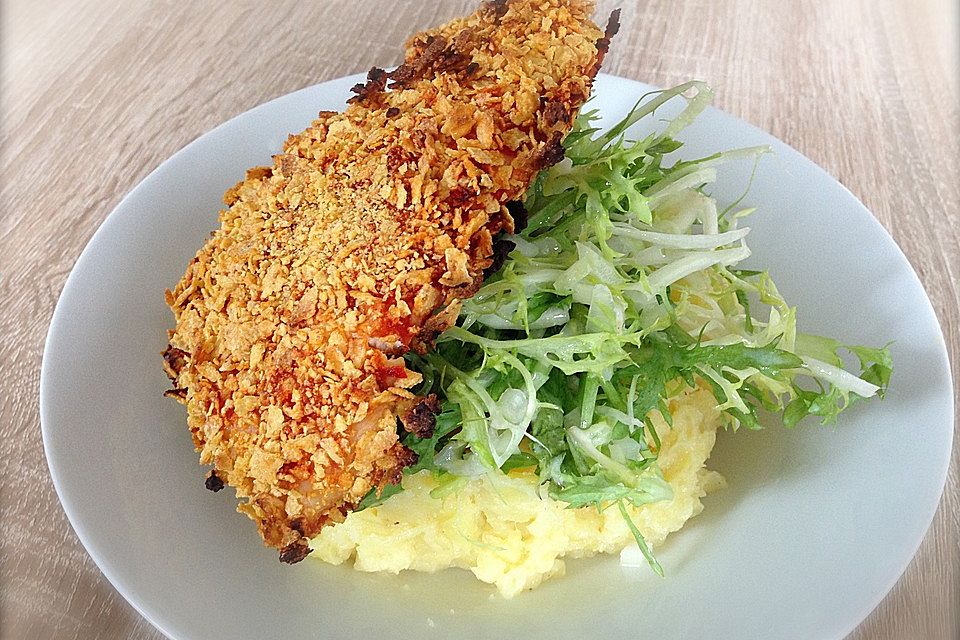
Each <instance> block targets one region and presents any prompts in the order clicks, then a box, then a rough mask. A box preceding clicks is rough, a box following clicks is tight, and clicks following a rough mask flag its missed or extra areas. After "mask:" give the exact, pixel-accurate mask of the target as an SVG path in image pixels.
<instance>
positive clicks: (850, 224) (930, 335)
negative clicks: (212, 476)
mask: <svg viewBox="0 0 960 640" xmlns="http://www.w3.org/2000/svg"><path fill="white" fill-rule="evenodd" d="M359 79H360V76H353V77H348V78H341V79H339V80H334V81H331V82H326V83H323V84H320V85H317V86H314V87H310V88H307V89H304V90H302V91H298V92H296V93H292V94H290V95H287V96H284V97H282V98H279V99H277V100H274V101H272V102H269V103H267V104H264V105H262V106H259V107H257V108H255V109H253V110H251V111H248V112H247V113H244V114H242V115H240V116H238V117H236V118H234V119H233V120H230V121H229V122H227V123H225V124H223V125H221V126H220V127H218V128H217V129H215V130H213V131H211V132H210V133H208V134H206V135H204V136H202V137H200V138H199V139H197V140H196V141H194V142H193V143H191V144H190V145H188V146H187V147H186V148H184V149H183V150H182V151H180V152H179V153H177V154H176V155H175V156H173V157H172V158H170V159H169V160H168V161H167V162H165V163H163V164H162V165H161V166H160V167H159V168H158V169H157V170H156V171H154V172H153V173H152V174H151V175H150V176H149V177H147V178H146V179H145V180H144V181H143V182H142V183H141V184H140V185H138V186H137V187H136V188H135V189H134V190H133V191H132V192H131V193H130V194H129V195H128V196H127V197H126V198H125V199H124V200H123V201H122V202H121V203H120V205H119V206H118V207H117V208H116V210H115V211H114V212H113V213H112V214H111V215H110V216H109V217H108V218H107V220H106V221H105V222H104V223H103V225H102V226H101V227H100V229H99V231H97V233H96V235H95V236H94V237H93V239H92V240H91V241H90V243H89V245H88V246H87V248H86V249H85V250H84V252H83V254H82V255H81V257H80V259H79V260H78V261H77V264H76V266H75V268H74V269H73V272H72V273H71V274H70V277H69V279H68V280H67V284H66V286H65V287H64V290H63V293H62V295H61V297H60V301H59V303H58V304H57V308H56V312H55V314H54V317H53V321H52V324H51V327H50V333H49V336H48V338H47V344H46V350H45V353H44V359H43V371H42V377H41V391H40V404H41V418H42V425H43V427H42V428H43V437H44V444H45V447H46V453H47V459H48V462H49V465H50V471H51V475H52V476H53V481H54V484H55V485H56V488H57V492H58V493H59V496H60V500H61V502H62V503H63V507H64V509H65V511H66V513H67V515H68V517H69V518H70V522H71V523H72V524H73V527H74V529H75V530H76V532H77V534H78V535H79V537H80V539H81V540H82V542H83V544H84V545H85V546H86V548H87V550H88V551H89V552H90V555H91V556H92V557H93V559H94V560H95V561H96V562H97V564H98V565H99V566H100V568H101V569H102V571H103V573H104V575H106V577H107V578H108V579H109V580H110V581H111V582H112V583H113V584H114V585H115V586H116V588H117V589H118V590H119V591H120V593H122V594H123V596H124V597H125V598H126V599H127V600H129V601H130V602H131V603H132V604H133V606H134V607H136V608H137V609H138V610H139V611H140V612H141V613H142V614H143V615H144V616H145V617H147V618H148V619H149V620H150V621H151V622H152V623H153V624H155V625H156V626H157V627H158V628H160V629H161V630H162V631H163V632H164V633H166V634H167V635H169V636H170V637H172V638H177V639H188V638H189V639H214V638H272V637H283V638H286V639H287V640H291V639H294V638H316V637H323V638H374V637H390V638H393V637H416V638H422V639H426V638H451V637H464V638H497V639H503V638H516V637H527V638H534V637H544V638H551V639H553V640H559V639H560V638H590V637H610V638H628V637H637V636H640V635H647V634H648V633H649V634H650V635H652V636H653V637H656V638H658V640H668V639H671V638H681V637H684V638H708V637H709V638H714V639H718V638H765V639H767V640H773V639H777V638H838V637H842V636H843V635H845V634H846V633H848V632H849V631H851V630H852V629H853V628H854V627H855V626H856V625H857V623H859V622H860V621H861V620H862V619H863V618H864V617H866V615H867V614H868V613H869V612H870V610H871V609H873V607H875V606H876V605H877V603H879V602H880V600H881V599H882V597H883V596H884V594H886V593H887V591H888V590H889V589H890V588H891V587H892V586H893V584H894V583H895V582H896V580H897V578H898V577H899V576H900V574H901V573H902V572H903V570H904V568H905V567H906V566H907V564H908V563H909V561H910V559H911V557H912V556H913V554H914V553H915V551H916V549H917V547H918V545H919V543H920V541H921V539H922V538H923V535H924V532H925V531H926V530H927V527H928V526H929V524H930V521H931V518H932V517H933V514H934V511H935V509H936V507H937V503H938V499H939V497H940V493H941V490H942V488H943V483H944V479H945V475H946V470H947V463H948V459H949V454H950V446H951V438H952V427H953V405H952V398H951V395H952V394H951V389H952V385H951V381H950V374H949V370H948V366H947V356H946V350H945V347H944V341H943V336H942V334H941V332H940V328H939V326H938V324H937V320H936V317H935V316H934V312H933V310H932V308H931V306H930V302H929V300H928V299H927V297H926V295H925V293H924V291H923V288H922V286H921V284H920V282H919V280H918V279H917V276H916V275H915V273H914V272H913V270H912V269H911V267H910V265H909V264H908V262H907V260H906V259H905V258H904V256H903V254H902V253H901V252H900V250H899V249H898V248H897V246H896V244H894V242H893V240H892V239H891V238H890V236H889V235H887V233H886V232H885V231H884V230H883V228H882V227H881V226H880V225H879V224H878V223H877V221H876V220H875V219H874V218H873V216H872V215H871V214H870V212H869V211H867V210H866V209H865V208H864V207H863V205H862V204H860V202H859V201H858V200H857V199H856V198H855V197H854V196H853V195H852V194H850V192H848V191H847V190H846V189H845V188H844V187H843V186H841V185H840V184H838V183H837V182H836V181H835V180H834V179H833V178H831V177H830V176H829V175H828V174H827V173H825V172H824V171H823V170H821V169H820V168H818V167H817V166H815V165H814V164H813V163H812V162H811V161H810V160H808V159H807V158H805V157H804V156H802V155H800V154H799V153H798V152H796V151H794V150H793V149H791V148H789V147H788V146H786V145H784V144H783V143H781V142H779V141H777V140H776V139H774V138H772V137H771V136H769V135H767V134H766V133H763V132H762V131H759V130H758V129H756V128H754V127H752V126H750V125H748V124H746V123H744V122H741V121H739V120H737V119H735V118H733V117H731V116H729V115H726V114H724V113H722V112H720V111H718V110H715V109H710V110H708V111H707V112H706V113H704V114H703V115H702V116H701V117H700V118H699V119H698V121H697V122H696V124H694V125H693V126H692V127H690V128H689V129H687V130H685V131H684V132H683V133H682V134H681V135H680V138H681V139H682V140H683V141H684V142H685V143H686V146H685V148H684V149H683V151H682V153H683V154H684V156H685V157H698V156H700V155H707V154H709V153H711V152H714V151H717V150H722V149H730V148H735V147H740V146H750V145H758V144H769V145H771V146H772V147H773V148H774V151H775V154H774V155H773V156H772V157H771V156H768V157H767V158H765V159H764V160H763V161H762V162H761V164H760V166H759V169H758V171H757V174H756V177H755V179H754V181H753V185H752V187H751V189H750V192H749V194H748V196H747V199H746V201H745V202H744V204H745V205H746V204H749V205H752V206H756V207H757V208H758V209H759V211H758V213H756V214H755V216H754V217H753V218H752V219H751V221H750V223H749V224H750V226H751V227H752V228H753V232H752V234H751V242H750V246H751V248H752V249H753V251H754V256H753V258H751V260H750V261H749V263H748V265H753V266H758V265H762V266H763V267H766V268H769V270H770V272H771V274H772V275H773V276H774V278H775V279H776V281H777V283H778V285H779V287H780V290H781V292H782V293H783V294H784V295H785V297H786V298H787V300H788V301H790V303H791V304H794V305H797V306H798V307H799V309H800V316H799V326H800V328H801V329H802V330H804V331H806V332H810V333H818V334H822V335H829V336H834V337H837V338H839V339H841V340H842V341H844V342H847V343H853V344H868V345H880V344H885V343H886V342H887V341H889V340H895V343H894V344H893V346H892V351H893V356H894V362H895V365H896V368H895V371H894V378H893V382H892V386H891V388H890V392H889V393H888V395H887V398H886V400H884V401H883V402H870V403H863V404H862V405H860V406H858V407H856V408H854V409H852V410H851V411H849V412H848V413H845V414H843V415H842V416H841V419H840V420H839V422H838V423H837V424H836V425H834V426H829V427H825V428H820V427H818V426H817V425H816V424H815V423H809V424H808V423H804V424H803V425H801V426H800V427H798V428H796V429H794V430H786V429H783V428H768V429H766V430H763V431H758V432H747V431H745V430H741V431H740V432H738V433H736V434H730V433H722V434H721V436H720V437H719V440H718V444H717V447H716V450H715V453H714V455H713V457H712V458H711V466H712V467H713V468H714V469H717V470H718V471H720V472H721V473H723V474H724V475H725V476H726V477H727V479H728V481H729V488H728V489H726V490H724V491H722V492H720V493H717V494H715V495H712V496H710V497H708V498H706V499H705V504H706V508H705V510H704V512H703V514H701V515H700V516H698V517H696V518H694V519H693V520H691V521H690V522H689V523H688V524H687V526H686V527H685V528H684V529H683V530H682V531H681V532H679V533H678V534H675V535H674V536H673V537H672V538H671V539H669V540H668V541H667V543H665V544H664V545H663V546H662V547H661V548H660V549H658V557H659V559H660V561H661V563H662V564H663V566H664V568H665V569H666V572H667V575H666V577H665V578H662V579H661V578H657V577H656V576H655V575H654V574H653V573H652V572H651V571H649V570H646V569H645V568H644V569H639V570H638V569H627V568H622V567H621V566H620V565H619V561H618V558H617V557H616V556H611V557H598V558H592V559H584V560H575V561H568V562H567V575H566V576H565V577H563V578H560V579H555V580H552V581H550V582H548V583H547V584H545V585H544V586H542V587H541V588H539V589H537V590H536V591H533V592H530V593H526V594H521V595H520V596H518V597H516V598H514V599H513V600H509V601H508V600H503V599H501V598H500V597H498V596H492V593H493V591H492V587H490V586H488V585H485V584H482V583H480V582H477V581H476V580H474V579H473V577H472V576H471V575H470V574H469V573H467V572H464V571H459V570H451V571H445V572H441V573H439V574H433V575H424V574H415V573H409V572H408V573H404V574H401V575H399V576H391V575H378V574H363V573H359V572H355V571H353V570H352V569H350V568H347V567H334V566H328V565H325V564H323V563H321V562H318V561H311V560H309V559H308V560H306V561H304V562H303V563H301V564H298V565H296V566H293V567H291V566H287V565H284V564H281V563H279V562H278V561H277V558H276V552H275V551H273V550H270V549H266V548H264V547H263V546H261V542H260V539H259V536H258V535H257V534H256V530H255V528H254V525H253V523H252V522H250V521H249V520H248V519H247V518H246V517H245V516H242V515H240V514H238V513H236V512H235V511H234V508H235V501H234V499H233V496H232V493H233V492H232V491H223V492H220V493H218V494H213V493H211V492H209V491H207V490H206V489H204V485H203V478H204V474H205V470H204V469H202V468H201V467H200V466H198V464H197V454H196V453H195V452H194V450H193V446H192V443H191V440H190V434H189V432H188V430H187V428H186V424H185V412H184V410H183V408H182V407H181V406H180V405H179V404H177V403H176V402H174V401H172V400H169V399H166V398H164V397H163V395H162V394H163V391H164V390H165V389H167V388H168V386H169V384H168V381H167V378H166V376H165V375H164V373H163V371H162V370H161V366H160V365H161V360H160V352H161V350H162V349H163V348H164V347H165V346H166V342H167V338H166V331H167V329H168V328H170V327H171V326H172V323H173V318H172V314H171V313H170V311H169V309H167V307H166V305H165V304H164V300H163V292H164V289H166V288H168V287H172V286H173V285H174V284H175V283H176V282H177V280H179V278H180V276H181V275H182V273H183V271H184V268H185V266H186V264H187V262H188V261H189V260H190V259H191V258H192V257H193V255H194V254H195V253H196V251H197V249H198V248H199V247H200V246H201V245H202V244H203V242H204V240H205V239H206V238H207V237H208V234H209V233H210V231H211V230H212V229H214V228H215V227H216V226H217V224H218V223H217V211H218V210H219V209H220V207H221V197H222V195H223V192H224V190H225V189H227V188H229V187H230V186H232V185H233V184H234V183H235V182H236V181H237V180H239V179H240V178H242V177H243V174H244V171H245V169H247V168H248V167H252V166H256V165H263V164H270V162H271V160H270V157H271V155H272V154H274V153H276V152H277V151H278V150H279V149H280V147H281V144H282V142H283V140H284V139H285V138H286V136H287V134H288V133H290V132H294V131H300V130H302V129H303V128H304V127H305V126H306V125H307V124H308V123H309V122H310V120H311V119H312V118H313V117H314V116H315V115H316V113H317V112H318V111H319V110H321V109H332V110H338V109H341V108H342V107H343V104H344V100H345V99H346V97H347V96H348V95H349V87H351V86H352V85H353V84H354V83H356V82H357V81H358V80H359ZM649 90H651V87H649V86H647V85H644V84H640V83H638V82H634V81H631V80H625V79H622V78H616V77H611V76H601V77H600V78H599V79H598V81H597V83H596V87H595V94H596V97H595V98H594V101H593V103H592V105H593V106H596V107H597V108H599V109H600V111H601V113H602V114H603V116H604V119H605V121H606V122H607V123H610V122H612V121H613V120H612V119H613V118H619V117H620V116H622V115H623V114H624V113H625V112H626V111H627V109H629V107H630V106H631V105H632V104H633V103H634V101H635V100H636V99H637V98H638V97H639V96H640V95H641V94H643V93H645V92H647V91H649ZM721 90H722V88H721ZM664 113H667V111H664ZM652 124H655V123H652ZM651 126H652V125H651ZM878 161H879V160H878ZM752 169H753V163H752V162H742V163H734V164H731V165H724V166H723V167H721V169H720V178H719V181H718V182H717V184H716V185H715V188H714V194H715V195H716V196H717V197H718V199H719V200H720V201H721V203H723V202H730V201H732V200H733V199H735V198H736V197H738V196H739V195H740V194H741V193H742V192H743V189H744V187H745V185H746V184H747V181H748V179H749V176H750V173H751V170H752Z"/></svg>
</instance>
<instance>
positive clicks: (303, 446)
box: [164, 0, 615, 562]
mask: <svg viewBox="0 0 960 640" xmlns="http://www.w3.org/2000/svg"><path fill="white" fill-rule="evenodd" d="M591 9H592V2H589V1H588V0H512V1H510V0H499V1H492V2H487V3H485V4H484V5H483V6H482V7H481V8H480V9H479V10H478V11H477V12H476V13H474V14H473V15H470V16H468V17H466V18H461V19H457V20H454V21H452V22H450V23H448V24H446V25H443V26H441V27H439V28H437V29H433V30H430V31H426V32H424V33H420V34H417V35H415V36H414V37H413V38H412V39H411V40H410V41H409V42H408V45H407V51H406V59H405V62H404V64H402V65H401V66H400V67H398V68H397V69H396V70H395V71H393V72H392V73H390V74H388V73H386V72H384V71H381V70H378V69H374V70H372V71H371V72H370V75H369V78H368V81H367V83H365V84H363V85H358V86H357V87H355V88H354V92H355V93H356V96H355V97H354V98H352V99H351V101H350V102H351V104H350V105H349V106H348V107H347V109H346V110H345V111H344V112H343V113H333V112H323V113H321V114H320V115H319V117H318V118H317V120H316V121H314V122H313V124H312V125H311V126H310V127H309V128H308V129H307V130H306V131H304V132H303V133H300V134H297V135H292V136H290V138H289V139H288V140H287V142H286V144H285V145H284V149H283V153H282V154H280V155H277V156H275V157H274V165H273V166H272V167H260V168H256V169H252V170H250V171H248V172H247V176H246V179H244V180H243V181H241V182H240V183H238V184H237V185H236V186H235V187H233V188H232V189H230V190H229V191H228V192H227V193H226V195H225V198H224V200H225V202H226V204H227V207H228V208H226V209H224V210H223V211H221V213H220V220H221V228H220V229H219V230H217V231H216V232H215V233H214V234H213V236H212V238H211V239H210V240H209V241H208V242H207V244H206V245H205V246H204V247H203V249H201V250H200V252H199V253H198V254H197V256H196V258H194V260H193V261H192V262H191V263H190V265H189V266H188V267H187V271H186V274H185V275H184V276H183V279H182V280H181V281H180V282H179V284H177V286H176V288H175V289H174V290H173V291H168V292H167V302H168V304H169V305H170V307H171V309H172V310H173V312H174V314H175V316H176V321H177V326H176V330H175V331H172V332H171V333H170V347H169V349H168V350H167V352H166V353H165V354H164V355H165V368H166V370H167V372H168V373H169V374H170V376H171V378H172V379H173V381H174V386H175V389H174V390H173V391H171V392H170V395H171V396H173V397H176V398H178V399H180V400H181V401H184V402H185V403H186V405H187V412H188V419H187V420H188V424H189V427H190V429H191V431H192V433H193V439H194V443H195V445H196V446H197V448H198V450H199V451H200V462H201V463H203V464H213V465H214V467H215V471H214V472H213V473H212V474H211V476H210V479H208V486H209V485H210V481H211V480H212V479H216V482H214V483H213V484H214V485H217V486H218V487H219V486H222V482H221V480H222V481H225V482H226V483H227V484H229V485H231V486H233V487H235V488H236V491H237V495H238V497H240V498H241V499H245V502H242V503H241V505H240V506H239V510H240V511H242V512H244V513H246V514H247V515H249V516H250V517H251V518H253V519H254V520H255V521H256V522H257V524H258V526H259V529H260V533H261V535H262V536H263V539H264V541H265V543H266V544H268V545H270V546H273V547H276V548H278V549H280V550H281V554H280V557H281V560H284V561H287V562H296V561H298V560H300V559H302V558H303V557H304V556H305V555H306V553H308V552H309V550H308V548H307V547H306V540H308V539H309V538H310V537H312V536H314V535H316V534H317V533H318V532H319V530H320V529H321V528H322V527H323V526H324V525H325V524H327V523H329V522H337V521H340V520H342V519H343V516H344V514H345V513H347V512H348V511H349V510H351V509H353V508H354V507H355V506H356V505H357V503H358V502H359V501H360V500H361V499H362V498H363V497H364V495H366V494H367V493H368V492H369V491H370V490H371V488H374V487H379V488H382V487H383V486H384V485H385V484H386V483H389V482H395V481H397V480H398V478H399V475H400V473H401V471H402V469H403V467H404V466H407V465H409V464H411V463H412V462H413V461H414V458H415V456H414V455H413V453H412V452H410V451H409V450H407V449H406V448H405V447H403V446H402V445H401V444H400V443H399V441H398V435H397V417H398V416H400V417H401V418H402V417H404V416H410V419H409V422H410V423H411V424H410V425H409V426H410V428H411V429H412V430H416V431H417V432H418V433H423V432H424V431H425V429H428V428H429V423H430V417H429V416H428V415H426V412H428V411H433V410H435V401H430V402H428V403H424V402H420V401H419V400H418V399H417V398H416V397H415V396H414V395H413V394H412V393H411V392H410V391H409V389H410V388H411V387H413V386H414V385H415V384H416V383H417V382H419V380H420V377H419V375H418V374H417V373H415V372H412V371H410V370H408V369H407V368H406V367H405V366H404V361H403V359H402V357H400V356H401V355H402V354H403V353H404V352H406V351H407V350H409V349H411V348H418V349H425V348H429V346H430V343H431V342H432V339H433V337H434V336H435V335H436V334H437V333H438V332H439V331H442V330H443V329H444V328H446V327H448V326H450V324H452V323H453V322H454V321H455V320H456V316H457V312H458V310H459V301H460V300H462V299H464V298H466V297H469V296H470V295H471V294H472V293H473V292H474V291H475V290H476V288H477V287H478V286H479V285H480V283H481V281H482V277H483V276H482V274H483V271H484V269H485V268H487V267H489V266H490V264H491V262H492V259H491V256H492V253H493V249H492V245H493V236H494V234H496V233H498V232H500V231H512V229H513V219H512V217H511V215H510V212H509V211H508V210H507V207H506V204H507V203H508V202H510V201H513V200H517V199H518V198H520V197H521V196H522V195H523V193H524V191H525V190H526V188H527V187H528V186H529V184H530V182H531V181H532V179H533V178H534V177H535V175H536V174H537V172H538V171H539V170H540V169H541V168H543V167H544V166H547V165H549V164H551V163H553V162H556V161H558V160H559V159H560V158H561V157H562V153H563V152H562V147H561V146H560V141H561V139H562V137H563V136H564V135H565V134H566V133H567V132H568V131H569V130H570V127H571V125H572V122H573V119H574V117H575V116H576V113H577V111H578V109H579V108H580V106H581V105H582V104H583V102H584V101H585V100H586V99H587V97H588V96H589V94H590V87H591V82H592V79H593V77H594V75H595V74H596V71H597V69H598V67H599V63H600V60H601V59H602V57H603V53H604V52H605V50H606V47H607V44H608V43H609V36H610V35H611V33H607V34H606V35H605V34H604V33H603V32H601V31H600V30H599V29H598V28H597V27H596V26H595V25H594V24H593V23H592V22H591V21H590V19H589V13H590V11H591ZM611 24H614V27H612V28H608V31H612V30H613V28H615V20H613V21H612V23H611ZM388 83H389V85H388ZM425 425H426V426H425Z"/></svg>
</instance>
